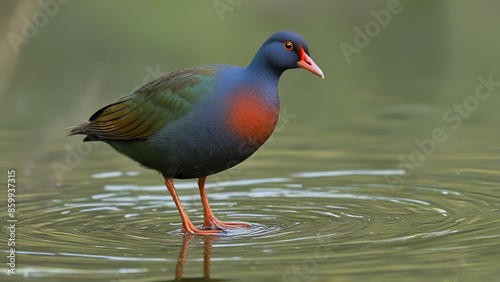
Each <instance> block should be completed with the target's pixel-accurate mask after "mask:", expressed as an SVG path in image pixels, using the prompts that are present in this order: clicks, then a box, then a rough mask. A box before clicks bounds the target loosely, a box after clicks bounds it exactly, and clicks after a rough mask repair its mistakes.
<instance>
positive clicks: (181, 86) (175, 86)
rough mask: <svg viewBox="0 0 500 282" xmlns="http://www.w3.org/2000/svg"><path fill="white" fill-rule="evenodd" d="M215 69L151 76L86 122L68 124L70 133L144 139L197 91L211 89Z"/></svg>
mask: <svg viewBox="0 0 500 282" xmlns="http://www.w3.org/2000/svg"><path fill="white" fill-rule="evenodd" d="M217 69H218V67H217V66H205V67H198V68H190V69H182V70H178V71H175V72H172V73H169V74H167V75H165V76H162V77H160V78H158V79H156V80H153V81H151V82H149V83H148V84H146V85H144V86H142V87H141V88H139V89H137V90H136V91H135V92H133V93H132V94H130V95H127V96H125V97H122V98H120V99H118V100H117V101H115V102H114V103H112V104H110V105H108V106H106V107H104V108H102V109H100V110H98V111H97V112H95V113H94V114H93V115H92V116H91V117H90V119H89V121H88V122H86V123H83V124H80V125H77V126H75V127H73V128H71V129H70V135H73V134H87V135H88V136H87V140H92V139H117V140H132V139H146V138H148V137H149V136H151V135H152V134H154V133H155V132H156V131H158V130H159V129H160V128H162V127H163V126H165V125H166V124H167V123H168V122H169V121H173V120H176V119H178V118H180V117H182V116H183V115H185V114H186V113H187V112H189V111H190V110H191V109H192V108H193V106H194V104H195V103H196V101H197V98H198V97H199V95H200V94H202V93H206V92H208V91H209V90H210V87H211V86H212V85H213V83H214V81H215V76H216V72H217Z"/></svg>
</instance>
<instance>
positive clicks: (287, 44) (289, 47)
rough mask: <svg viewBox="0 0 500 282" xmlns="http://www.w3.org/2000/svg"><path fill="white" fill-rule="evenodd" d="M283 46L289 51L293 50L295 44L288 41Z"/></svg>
mask: <svg viewBox="0 0 500 282" xmlns="http://www.w3.org/2000/svg"><path fill="white" fill-rule="evenodd" d="M283 46H285V49H287V50H292V49H293V43H292V42H290V41H286V42H285V43H283Z"/></svg>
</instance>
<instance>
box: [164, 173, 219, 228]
mask: <svg viewBox="0 0 500 282" xmlns="http://www.w3.org/2000/svg"><path fill="white" fill-rule="evenodd" d="M165 185H167V189H168V191H169V192H170V194H171V195H172V198H173V199H174V202H175V205H176V206H177V209H178V210H179V214H180V215H181V220H182V232H184V233H186V234H190V235H220V234H221V233H222V230H199V229H197V228H196V227H194V225H193V224H192V223H191V221H190V220H189V217H188V216H187V214H186V211H185V210H184V207H183V206H182V204H181V201H180V200H179V197H178V196H177V192H175V187H174V182H173V181H172V178H166V179H165Z"/></svg>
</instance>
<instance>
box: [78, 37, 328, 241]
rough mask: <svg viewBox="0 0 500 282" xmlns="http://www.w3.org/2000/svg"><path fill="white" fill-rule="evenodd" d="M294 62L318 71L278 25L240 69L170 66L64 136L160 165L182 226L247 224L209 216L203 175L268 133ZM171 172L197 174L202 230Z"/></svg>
mask: <svg viewBox="0 0 500 282" xmlns="http://www.w3.org/2000/svg"><path fill="white" fill-rule="evenodd" d="M298 67H300V68H303V69H306V70H308V71H311V72H312V73H314V74H316V75H318V76H320V77H324V76H323V72H322V71H321V69H320V68H319V67H318V66H317V65H316V64H315V63H314V61H313V60H312V59H311V58H310V56H309V49H308V47H307V43H306V41H305V39H304V38H303V37H302V36H300V35H298V34H296V33H293V32H290V31H280V32H278V33H276V34H274V35H273V36H271V37H270V38H269V39H267V40H266V41H265V42H264V44H263V45H262V47H261V48H260V49H259V51H258V52H257V54H256V55H255V57H254V58H253V60H252V62H251V63H250V64H249V65H248V66H247V67H246V68H240V67H235V66H229V65H207V66H202V67H195V68H186V69H181V70H177V71H174V72H171V73H169V74H166V75H164V76H162V77H160V78H158V79H156V80H153V81H151V82H149V83H148V84H146V85H144V86H142V87H141V88H139V89H137V90H136V91H134V92H133V93H131V94H129V95H127V96H125V97H123V98H120V99H118V100H117V101H115V102H113V103H111V104H110V105H108V106H106V107H104V108H102V109H100V110H98V111H97V112H95V113H94V114H93V115H92V116H91V117H90V119H89V121H87V122H84V123H82V124H80V125H76V126H73V127H71V128H69V129H70V133H69V135H74V134H84V135H87V136H86V137H85V139H84V140H83V141H104V142H106V143H108V144H109V145H111V147H113V148H115V149H116V150H117V151H118V152H120V153H122V154H124V155H126V156H128V157H129V158H131V159H133V160H135V161H137V162H139V163H140V164H142V165H143V166H145V167H148V168H151V169H154V170H157V171H159V172H161V173H162V175H163V177H164V178H165V184H166V186H167V188H168V191H169V192H170V194H171V195H172V198H173V199H174V201H175V204H176V205H177V209H178V210H179V213H180V216H181V219H182V231H183V232H184V233H187V234H195V235H214V234H219V233H221V232H223V230H224V229H228V228H235V227H244V226H251V225H250V224H247V223H235V222H221V221H219V220H217V219H216V218H215V216H214V215H213V213H212V210H211V208H210V205H209V203H208V199H207V194H206V192H205V180H206V178H207V176H208V175H211V174H214V173H218V172H221V171H223V170H226V169H228V168H231V167H233V166H235V165H237V164H239V163H241V162H242V161H244V160H245V159H247V158H248V157H250V156H251V155H252V154H253V153H254V152H255V151H256V150H257V149H258V148H259V147H260V146H261V145H262V144H264V142H265V141H266V140H267V139H268V138H269V136H270V135H271V133H272V132H273V130H274V128H275V126H276V123H277V121H278V114H279V97H278V81H279V78H280V76H281V74H282V73H283V72H284V71H285V70H287V69H293V68H298ZM173 178H181V179H185V178H198V186H199V189H200V196H201V201H202V204H203V212H204V221H203V229H204V230H200V229H197V228H196V227H195V226H194V225H193V224H192V223H191V221H190V220H189V218H188V216H187V214H186V212H185V210H184V208H183V207H182V204H181V202H180V200H179V197H178V196H177V193H176V191H175V188H174V183H173V181H172V179H173Z"/></svg>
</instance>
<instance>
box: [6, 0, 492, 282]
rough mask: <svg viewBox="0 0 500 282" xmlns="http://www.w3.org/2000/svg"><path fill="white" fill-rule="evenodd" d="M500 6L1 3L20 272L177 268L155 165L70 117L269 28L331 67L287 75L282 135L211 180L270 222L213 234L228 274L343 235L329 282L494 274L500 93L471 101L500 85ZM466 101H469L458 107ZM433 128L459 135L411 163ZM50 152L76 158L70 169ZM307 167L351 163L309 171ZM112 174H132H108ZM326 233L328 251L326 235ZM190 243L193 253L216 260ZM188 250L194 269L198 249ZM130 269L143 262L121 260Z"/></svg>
mask: <svg viewBox="0 0 500 282" xmlns="http://www.w3.org/2000/svg"><path fill="white" fill-rule="evenodd" d="M499 9H500V2H499V1H493V0H481V1H467V0H448V1H417V0H413V1H410V0H402V1H395V0H376V1H375V0H370V1H368V0H366V1H352V0H343V1H327V0H324V1H291V0H286V1H285V0H280V1H263V0H258V1H256V0H252V1H250V0H210V1H181V0H178V1H159V0H146V1H129V0H112V1H111V0H110V1H97V0H94V1H90V0H89V1H83V0H80V1H78V0H71V1H67V0H41V1H34V0H33V1H29V0H22V1H21V0H20V1H14V0H0V35H1V37H0V38H1V39H0V152H1V154H2V155H1V156H2V158H0V164H1V167H2V168H4V171H5V170H7V169H17V173H16V176H17V180H16V181H17V184H18V187H17V188H16V189H17V194H16V197H17V198H16V199H17V200H18V202H16V205H17V204H18V203H19V205H18V206H17V207H18V208H19V209H18V210H17V212H18V214H17V216H19V228H18V233H17V234H18V238H20V240H22V241H21V242H22V243H21V244H20V246H19V251H23V252H25V253H21V254H20V258H19V261H18V262H19V264H18V268H19V272H20V273H21V274H20V275H23V276H19V277H26V279H32V278H33V277H35V276H37V275H40V277H42V280H43V278H45V279H46V281H54V279H56V280H57V278H59V280H64V281H66V280H68V279H77V280H78V281H80V280H79V279H81V281H83V280H88V278H92V279H98V280H96V281H109V280H110V279H112V278H114V277H126V278H130V279H132V278H138V277H141V276H147V275H149V278H148V279H149V280H152V279H153V278H154V277H160V276H161V277H162V278H161V279H163V280H164V279H165V277H169V278H170V277H173V275H174V274H173V269H175V263H176V261H177V256H178V254H179V250H180V236H178V234H177V233H175V232H176V231H175V230H174V229H176V228H178V227H179V225H177V223H178V222H179V218H178V214H177V212H176V211H175V209H174V208H173V206H172V205H173V203H172V202H171V201H170V197H169V195H168V193H167V192H166V191H164V190H162V189H163V187H162V186H161V185H163V181H162V179H161V177H160V176H159V175H158V174H157V173H156V172H153V171H151V170H146V169H144V168H141V167H139V166H138V165H137V164H136V163H134V162H132V161H129V160H127V159H126V158H125V157H123V156H120V155H119V154H117V153H116V152H114V151H113V150H112V149H111V148H109V146H107V145H102V146H101V145H99V144H102V143H98V142H93V145H95V147H91V148H90V149H88V147H87V151H85V150H84V151H83V152H82V151H79V157H75V156H74V155H76V153H73V154H74V155H72V156H71V153H70V150H72V152H75V150H81V149H82V148H85V147H83V146H87V145H88V146H93V145H89V143H85V144H86V145H84V143H82V141H81V140H82V139H83V137H82V136H77V137H74V136H73V137H65V136H66V134H67V132H66V131H65V130H64V128H66V127H68V126H72V125H75V124H78V123H80V122H83V121H85V120H87V119H88V118H89V117H90V115H91V114H92V113H93V112H94V111H96V110H97V109H99V108H101V107H102V106H105V105H107V104H108V103H111V102H112V101H113V100H115V99H117V98H119V97H121V96H123V95H126V94H128V93H130V92H132V91H133V90H135V89H136V88H138V87H139V86H141V85H143V84H144V83H146V82H148V81H150V80H152V79H154V78H157V77H159V76H160V75H162V74H165V73H168V72H171V71H174V70H177V69H180V68H185V67H193V66H200V65H205V64H231V65H236V66H246V65H247V64H248V63H249V62H250V60H251V59H252V58H253V56H254V54H255V53H256V51H257V50H258V48H259V47H260V46H261V44H262V43H263V42H264V40H266V39H267V38H268V37H269V36H270V35H272V34H273V33H275V32H277V31H280V30H291V31H295V32H297V33H299V34H301V35H302V36H304V37H305V38H306V40H307V42H308V44H309V49H310V53H311V57H312V58H313V59H314V61H315V62H316V63H317V64H318V65H319V66H320V67H321V68H322V70H323V72H324V74H325V79H324V80H322V79H320V78H318V77H317V76H315V75H313V74H311V73H309V72H307V71H304V70H291V71H287V72H286V73H285V74H284V75H283V76H282V78H281V80H280V85H279V91H280V99H281V116H280V121H279V122H278V127H277V129H276V131H275V133H274V134H273V136H272V137H271V139H272V140H270V141H268V142H267V143H266V144H265V145H264V148H263V149H261V150H259V151H258V152H257V154H256V157H253V158H251V159H250V160H248V161H245V162H244V163H242V164H241V165H238V166H237V167H235V168H233V169H231V170H228V171H226V172H223V173H219V174H217V175H214V176H211V177H209V179H208V183H209V184H212V185H213V184H217V183H223V182H225V181H228V180H247V181H246V183H247V184H246V185H243V186H237V185H233V184H234V182H232V183H230V184H228V182H226V186H223V187H214V186H212V188H211V191H209V195H214V194H215V195H216V196H217V195H219V196H221V195H223V196H224V195H225V196H226V198H224V197H222V198H216V199H214V201H215V203H216V205H215V206H214V207H215V210H214V212H216V214H221V215H223V217H222V220H223V219H224V217H226V216H227V215H228V214H229V215H231V212H232V213H233V214H236V215H239V216H241V215H247V217H243V219H244V220H246V219H248V221H249V222H252V223H256V224H258V223H260V224H263V225H262V226H264V227H265V229H266V230H267V232H269V233H262V234H261V235H259V234H252V233H249V234H250V236H247V237H245V236H241V237H238V236H233V237H231V236H228V238H227V241H223V240H222V241H221V242H219V243H214V246H216V247H217V248H215V250H214V254H213V257H214V258H218V259H217V260H213V261H212V268H215V269H214V270H213V273H214V276H216V277H226V278H231V279H236V278H237V277H238V278H240V277H242V280H241V281H245V280H244V279H245V278H247V279H250V277H252V280H249V281H255V280H259V279H257V278H255V277H267V279H270V278H269V277H272V279H270V280H264V279H260V280H259V281H278V280H279V279H282V280H285V279H284V278H283V276H282V274H283V273H287V271H288V270H289V269H290V267H291V266H292V263H293V264H294V265H295V263H297V264H298V265H301V263H302V266H303V264H304V263H303V262H305V261H306V260H307V259H311V258H313V254H315V253H316V250H317V249H316V248H317V247H321V248H323V249H328V248H330V247H331V248H332V249H331V250H334V252H332V253H331V257H329V258H326V257H325V259H324V260H315V263H318V265H317V266H318V268H317V269H314V273H310V274H315V275H316V274H317V275H319V276H318V277H320V278H319V279H318V280H317V281H320V280H321V281H333V280H334V281H352V280H355V279H356V278H357V279H359V280H360V281H364V280H366V277H370V278H372V276H373V275H376V274H381V275H382V277H383V278H384V279H379V280H377V281H423V280H429V278H430V277H433V278H435V277H440V280H434V281H458V278H461V279H460V281H462V279H463V278H465V280H464V281H466V280H467V281H474V280H476V281H497V280H498V279H500V278H499V277H500V276H499V275H498V266H497V263H498V261H499V255H498V251H496V250H497V249H498V245H499V240H498V239H499V237H498V226H499V224H498V218H499V217H498V210H499V209H498V207H499V201H498V199H500V198H499V196H498V191H499V189H498V183H499V179H500V172H499V170H498V168H499V167H500V165H499V164H500V163H499V160H500V157H499V156H500V143H499V140H500V130H499V129H500V126H499V125H500V107H499V105H500V86H490V88H491V90H492V91H493V92H491V94H490V96H489V97H487V98H486V99H483V100H479V99H478V98H477V97H476V96H474V94H475V91H476V88H477V87H478V86H480V85H481V84H480V81H479V79H478V77H482V78H486V79H488V77H491V78H490V79H491V80H492V81H494V83H493V84H495V85H498V82H500V63H499V62H500V52H499V50H500V48H499V47H500V33H499V30H500V17H499V16H498V15H499V14H498V11H499ZM391 11H392V12H391ZM389 15H390V20H389ZM377 18H378V20H377ZM360 30H361V32H362V34H360ZM367 34H368V35H367ZM341 46H344V47H345V46H350V47H348V48H350V50H352V51H353V52H354V53H352V54H351V55H349V56H346V54H345V53H344V52H343V51H342V49H341ZM486 92H487V91H486V88H484V87H483V89H482V90H481V93H482V94H483V95H484V94H485V93H486ZM464 102H466V104H465V107H466V108H467V107H468V108H469V109H470V110H466V112H465V114H464V113H462V114H460V113H457V112H456V111H457V108H456V107H463V104H464ZM467 103H469V104H467ZM471 103H472V104H471ZM443 115H447V117H448V118H447V119H445V118H444V117H443ZM459 122H461V123H460V124H459ZM435 129H442V130H443V132H444V133H445V134H446V136H447V139H446V142H443V143H441V144H438V145H435V150H434V152H432V153H430V154H426V155H425V160H421V162H420V163H419V164H418V165H415V166H412V167H409V166H406V167H403V166H402V165H403V164H404V163H403V161H402V160H401V158H404V159H406V160H408V159H411V157H412V153H413V152H417V153H418V152H419V150H420V152H421V151H422V149H419V147H418V146H417V144H416V143H415V142H416V141H420V142H422V141H423V140H428V139H430V138H432V132H433V131H434V130H435ZM97 145H99V146H98V147H97ZM94 148H95V150H94ZM421 154H422V153H421ZM75 158H76V159H75ZM78 158H79V159H78ZM54 164H56V165H59V169H61V166H65V167H66V168H67V169H69V170H63V172H64V175H63V177H60V176H61V175H59V176H58V174H57V171H55V170H54ZM395 169H404V170H405V175H404V177H401V178H402V181H401V182H399V183H392V182H391V181H389V180H390V179H389V178H384V176H381V175H369V174H370V173H369V172H374V171H375V172H381V171H382V172H385V173H387V171H392V173H394V172H393V171H394V170H395ZM311 171H333V172H334V173H336V172H339V171H343V172H344V175H343V176H341V177H317V178H301V177H299V176H300V174H301V173H303V172H311ZM346 171H347V173H346ZM353 171H355V172H357V173H354V174H353V175H351V174H352V172H353ZM106 172H118V174H117V175H118V176H119V177H113V178H111V177H107V178H100V177H98V176H99V175H102V173H106ZM4 173H5V172H4ZM4 175H6V174H4ZM297 175H299V176H297ZM386 176H387V175H386ZM392 176H394V175H392ZM269 179H271V180H273V179H274V180H276V179H278V180H279V181H284V182H283V183H274V182H273V181H271V183H267V182H265V181H269ZM248 180H250V181H248ZM252 180H258V181H256V182H252ZM262 180H265V181H264V182H262ZM189 181H192V180H189ZM259 181H261V182H259ZM180 182H181V181H178V182H177V181H176V184H177V183H180ZM4 183H5V182H4ZM187 184H189V183H187ZM191 184H193V185H194V183H191ZM240 184H241V183H240ZM394 184H397V185H394ZM113 185H114V186H113ZM120 185H125V186H124V187H125V190H124V191H121V190H120V191H115V192H116V193H115V192H113V191H114V190H108V189H109V188H110V187H115V188H116V187H118V188H120V187H121V186H120ZM153 185H156V186H153ZM233 186H234V187H233ZM126 187H129V188H130V187H132V190H130V191H129V190H126V189H128V188H126ZM151 187H153V188H154V187H156V188H158V187H159V188H158V190H155V191H149V190H147V189H148V188H151ZM177 187H179V186H177ZM185 187H186V186H185ZM193 187H194V189H184V190H183V191H181V193H182V195H184V197H188V196H192V197H190V198H189V199H191V200H190V201H188V202H187V206H188V207H189V209H190V211H189V212H190V216H191V215H192V216H193V218H194V219H195V221H196V220H199V219H200V217H201V207H200V206H201V204H200V202H199V200H198V199H199V198H198V195H197V194H198V191H197V188H196V187H195V186H193ZM225 187H226V188H227V192H226V190H224V189H225ZM122 188H123V187H122ZM122 188H120V189H122ZM135 188H137V189H135ZM134 189H135V190H134ZM268 189H270V190H268ZM264 191H266V192H270V193H271V195H272V194H273V191H282V192H280V193H275V195H274V196H262V195H268V194H264ZM318 191H319V192H318ZM111 192H113V193H111ZM252 192H255V193H254V194H252ZM298 192H300V193H298ZM320 192H321V193H320ZM226 193H227V194H226ZM230 193H236V194H237V195H241V196H239V197H235V198H232V197H230V196H227V195H232V194H230ZM238 193H239V194H238ZM322 193H323V194H322ZM3 195H5V196H6V193H5V194H3ZM112 195H114V196H112ZM124 195H125V196H126V197H125V196H124ZM252 195H254V196H255V195H261V196H260V198H259V197H252ZM293 195H296V196H293ZM297 195H300V197H299V196H297ZM311 195H312V196H311ZM314 195H316V196H314ZM339 195H340V196H339ZM341 195H344V196H341ZM115 196H116V197H115ZM287 196H290V197H287ZM189 199H188V200H189ZM224 199H225V200H224ZM381 199H387V200H386V201H382V200H381ZM401 199H404V200H407V201H403V202H401V201H400V200H401ZM108 200H109V201H108ZM183 201H184V200H183ZM214 201H212V202H214ZM184 203H185V204H186V201H184ZM236 203H237V204H236ZM395 203H399V204H398V205H396V204H395ZM416 203H417V204H418V203H420V204H418V205H416ZM169 205H170V206H169ZM142 206H147V207H146V208H145V209H143V208H142ZM89 207H98V208H97V209H95V210H94V209H90V208H89ZM136 208H140V209H138V210H136ZM157 208H158V209H157ZM332 208H334V209H332ZM335 208H338V209H335ZM196 209H198V210H197V212H196ZM193 210H194V211H193ZM436 210H437V211H439V214H436ZM282 211H296V212H294V213H288V212H287V213H286V214H285V213H283V212H282ZM321 211H325V213H324V214H323V215H324V216H323V217H318V215H319V214H320V213H319V212H321ZM443 211H445V212H446V213H447V214H444V212H443ZM316 212H317V213H316ZM331 212H333V213H336V214H333V217H332V216H331V215H332V214H331ZM344 212H346V213H344ZM131 213H133V217H131V218H129V217H128V216H127V215H130V214H131ZM256 214H257V215H258V214H262V215H261V216H259V217H257V216H256ZM337 214H338V215H337ZM350 214H355V215H354V216H351V215H350ZM448 214H449V215H448ZM135 216H137V217H135ZM235 219H238V220H239V218H238V217H236V218H235ZM238 220H237V221H238ZM292 222H293V223H292ZM277 224H279V226H281V227H279V228H278V229H276V230H274V231H273V229H272V226H274V225H276V226H278V225H277ZM258 226H259V225H258ZM281 228H282V229H281ZM2 230H3V232H7V229H6V228H2ZM172 230H173V231H172ZM1 232H2V231H0V233H1ZM172 232H174V233H172ZM426 232H427V233H426ZM320 233H321V234H322V236H323V235H324V236H330V237H328V238H329V241H328V242H329V243H328V244H326V243H325V244H323V243H318V241H316V237H318V235H319V234H320ZM447 234H449V236H448V235H447ZM6 235H7V234H6ZM136 235H137V236H136ZM438 235H439V237H436V236H438ZM0 237H1V238H7V236H0ZM1 238H0V241H1V240H2V239H1ZM407 239H408V241H406V240H407ZM231 240H235V241H234V242H237V244H234V245H233V246H232V247H230V248H219V247H220V246H224V244H225V242H226V243H228V244H231V242H232V241H231ZM280 240H282V241H280ZM366 242H368V243H366ZM370 242H372V243H370ZM4 243H5V242H4ZM4 243H2V244H4ZM318 244H319V245H318ZM101 245H103V246H107V247H109V246H111V247H112V246H116V247H117V248H100V247H101ZM193 245H194V246H193V248H194V250H191V254H192V252H193V251H194V252H195V254H196V252H198V254H201V253H203V251H202V249H203V248H202V246H201V245H200V244H199V242H198V243H196V242H195V243H193ZM193 248H192V249H193ZM262 248H265V249H266V250H265V251H264V250H262ZM125 249H126V250H125ZM268 251H272V252H268ZM51 253H54V255H52V254H51ZM239 254H242V255H241V257H240V258H239V259H236V260H235V259H234V256H235V255H239ZM115 258H118V259H116V260H115ZM122 258H128V259H130V258H131V260H128V262H127V263H125V261H123V260H121V259H122ZM143 258H144V259H146V260H143ZM147 259H152V260H151V261H148V260H147ZM191 259H192V260H191V261H189V260H188V263H189V265H191V266H192V267H193V268H191V269H190V268H189V267H188V268H187V269H186V270H187V273H188V274H190V276H193V274H194V273H198V272H199V271H200V270H201V269H202V268H201V256H198V257H197V258H196V259H198V260H196V259H195V256H192V257H191ZM193 259H195V260H196V261H195V262H197V263H198V262H199V264H200V265H196V264H194V263H193ZM89 266H91V267H90V268H89ZM195 266H196V267H197V268H196V269H194V267H195ZM198 266H199V267H198ZM228 266H230V267H228ZM4 267H6V266H5V265H4ZM135 268H137V269H139V270H140V271H146V272H148V274H147V275H146V274H144V273H143V272H138V273H133V272H127V271H128V270H130V269H132V270H133V269H135ZM193 269H194V270H193ZM122 270H127V271H125V272H122ZM30 275H31V276H30ZM44 275H46V276H44ZM155 275H156V276H155ZM165 275H166V276H165ZM63 277H64V278H65V279H63ZM152 277H153V278H152ZM408 277H410V278H413V279H410V278H408ZM492 277H494V279H492ZM467 278H472V279H467ZM480 278H484V279H480ZM99 279H101V280H99ZM148 279H146V278H145V279H143V280H141V281H149V280H148ZM495 279H496V280H495ZM135 280H137V279H134V281H135ZM156 280H160V278H158V279H156ZM156 280H155V281H156ZM163 280H162V281H163ZM311 280H312V279H311ZM375 280H376V279H375ZM75 281H76V280H75ZM294 281H297V280H294Z"/></svg>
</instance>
